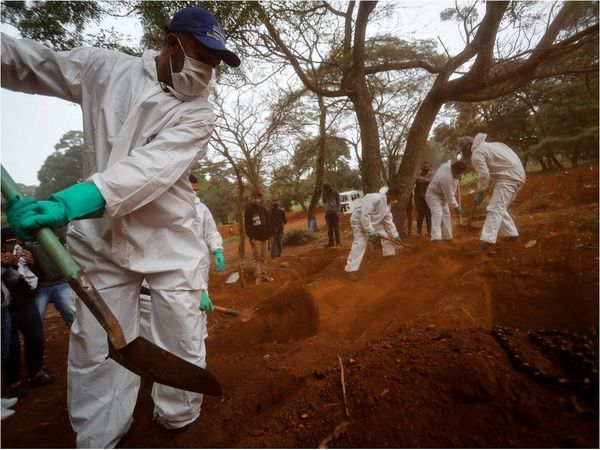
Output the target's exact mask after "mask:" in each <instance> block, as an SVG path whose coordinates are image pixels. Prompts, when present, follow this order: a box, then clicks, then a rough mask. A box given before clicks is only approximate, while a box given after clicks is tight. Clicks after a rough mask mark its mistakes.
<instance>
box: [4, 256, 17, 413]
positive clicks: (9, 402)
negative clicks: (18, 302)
mask: <svg viewBox="0 0 600 450" xmlns="http://www.w3.org/2000/svg"><path fill="white" fill-rule="evenodd" d="M12 260H13V256H12V254H11V253H9V252H6V253H5V252H2V328H1V329H2V370H4V366H5V364H6V359H7V358H8V352H9V351H10V331H11V322H10V311H9V310H8V305H10V299H11V295H10V290H9V289H8V286H7V284H10V283H12V280H15V277H16V278H18V273H17V272H16V271H15V270H13V269H12V268H10V269H9V268H7V267H5V265H6V266H11V265H12ZM11 278H12V280H11ZM5 279H6V283H5V282H4V280H5ZM15 403H17V398H4V397H2V410H1V411H2V417H1V420H4V419H6V418H8V417H10V416H12V415H13V414H14V413H15V411H14V410H13V409H10V408H11V407H12V406H14V404H15Z"/></svg>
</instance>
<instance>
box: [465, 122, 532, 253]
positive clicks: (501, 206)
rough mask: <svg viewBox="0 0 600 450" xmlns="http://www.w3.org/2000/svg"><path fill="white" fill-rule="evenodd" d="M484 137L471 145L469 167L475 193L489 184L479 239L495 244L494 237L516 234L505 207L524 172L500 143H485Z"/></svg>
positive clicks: (515, 191)
mask: <svg viewBox="0 0 600 450" xmlns="http://www.w3.org/2000/svg"><path fill="white" fill-rule="evenodd" d="M486 137H487V135H486V134H483V133H479V134H478V135H477V136H475V138H474V139H473V145H472V146H471V152H472V153H471V165H472V166H473V169H475V171H476V172H477V175H478V178H477V190H479V191H483V192H485V190H486V189H487V188H488V186H489V184H490V181H491V182H492V183H493V184H494V192H493V193H492V197H491V199H490V202H489V203H488V206H487V216H486V218H485V223H484V225H483V230H482V231H481V238H480V239H481V240H482V241H483V242H487V243H490V244H494V243H496V239H497V238H498V236H511V237H516V236H518V235H519V232H518V231H517V227H516V225H515V222H514V221H513V219H512V217H510V214H508V207H509V206H510V204H511V203H512V202H513V201H514V199H515V198H516V197H517V194H518V192H519V191H520V190H521V188H522V187H523V184H524V183H525V179H526V177H525V169H523V164H521V160H520V159H519V157H518V156H517V154H516V153H515V152H513V151H512V150H511V149H510V147H508V146H507V145H505V144H503V143H501V142H485V138H486Z"/></svg>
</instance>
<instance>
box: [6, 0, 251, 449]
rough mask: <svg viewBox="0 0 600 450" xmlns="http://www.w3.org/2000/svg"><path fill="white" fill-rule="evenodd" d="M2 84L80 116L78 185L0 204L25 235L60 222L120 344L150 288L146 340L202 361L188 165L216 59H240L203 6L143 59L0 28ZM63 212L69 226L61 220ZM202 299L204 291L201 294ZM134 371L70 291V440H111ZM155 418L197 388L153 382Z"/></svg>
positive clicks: (201, 130) (123, 418)
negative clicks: (144, 288)
mask: <svg viewBox="0 0 600 450" xmlns="http://www.w3.org/2000/svg"><path fill="white" fill-rule="evenodd" d="M1 61H2V64H1V70H2V72H1V75H2V77H1V84H2V87H3V88H6V89H10V90H14V91H20V92H26V93H31V94H42V95H49V96H54V97H59V98H62V99H64V100H67V101H70V102H74V103H78V104H79V105H81V109H82V112H83V134H84V143H85V152H84V154H85V156H84V163H83V166H84V178H85V181H84V182H82V183H78V184H76V185H73V186H71V187H69V188H67V189H64V190H62V191H60V192H57V193H56V194H54V195H52V196H51V197H50V198H49V199H48V200H45V201H38V200H36V199H34V198H25V199H19V198H17V197H16V196H15V197H13V198H11V199H9V201H8V202H7V217H8V220H9V222H10V224H11V226H12V227H13V228H14V230H15V231H16V233H17V234H18V235H20V236H21V237H23V238H28V237H29V236H31V231H32V230H35V229H38V228H41V227H46V226H48V227H53V228H58V227H61V226H64V225H65V224H67V223H69V222H70V224H69V231H68V234H67V243H68V246H69V250H70V252H71V254H72V255H73V257H74V258H75V260H76V261H77V263H78V264H79V265H80V266H82V268H83V269H84V270H85V271H86V272H87V274H88V276H89V278H90V279H91V281H92V283H93V284H94V285H95V287H96V288H97V289H98V291H99V293H100V294H101V295H102V298H103V299H104V301H105V302H106V303H107V305H108V306H109V308H110V309H111V310H112V312H113V313H114V314H115V316H116V317H117V319H118V321H119V323H120V324H121V326H122V328H123V331H124V333H125V338H126V340H127V341H128V342H130V341H132V340H133V339H134V338H135V337H136V336H137V334H138V325H139V303H138V302H139V297H140V287H141V285H142V282H143V280H144V279H145V280H146V281H147V283H148V285H149V287H150V291H151V304H152V321H151V336H152V339H153V341H154V342H155V343H157V344H159V345H160V346H161V347H163V348H165V349H166V350H167V351H169V352H171V353H173V354H175V355H178V356H179V357H181V358H183V359H185V360H187V361H189V362H191V363H193V364H196V365H198V366H201V367H205V364H206V361H205V356H206V350H205V346H204V336H205V330H203V327H205V323H204V321H203V315H202V313H201V311H200V310H199V307H202V309H204V310H210V309H211V308H212V305H211V303H210V299H208V296H207V294H206V289H207V284H206V280H205V279H204V275H203V272H202V271H201V270H199V267H200V265H201V263H202V261H203V260H204V259H205V258H206V257H207V255H205V254H203V252H205V251H206V250H205V247H203V246H202V244H201V241H202V239H201V237H200V236H199V235H198V233H197V231H196V229H195V226H194V219H195V218H196V211H195V208H194V200H193V193H192V191H191V189H190V184H189V181H188V173H189V170H190V167H191V166H193V165H194V164H195V163H196V162H197V161H198V159H200V158H202V157H203V156H204V155H205V154H206V150H207V147H208V141H209V139H210V137H211V134H212V132H213V129H214V126H215V114H214V113H213V111H212V107H211V105H210V103H209V102H208V95H209V93H210V91H211V89H212V86H213V81H214V80H213V72H214V69H215V68H216V67H217V66H218V65H219V64H220V63H221V62H222V61H223V62H225V63H226V64H228V65H230V66H232V67H237V66H238V65H239V64H240V60H239V58H238V57H237V56H236V55H235V54H234V53H233V52H231V51H230V50H228V49H227V47H226V45H225V32H224V31H223V28H222V26H221V24H220V23H219V21H218V20H217V19H216V17H215V16H213V15H212V14H211V13H210V12H209V11H207V10H205V9H202V8H199V7H189V8H184V9H182V10H180V11H178V12H177V13H176V14H175V15H174V16H173V18H172V20H171V22H170V23H169V25H168V26H167V27H166V29H165V36H164V43H163V46H162V48H161V50H160V51H159V52H155V51H146V52H144V54H143V55H142V56H141V57H135V56H131V55H126V54H123V53H120V52H117V51H113V50H107V49H100V48H75V49H73V50H71V51H61V52H55V51H52V50H50V49H48V48H46V47H45V46H43V45H41V44H40V43H37V42H35V41H32V40H27V39H15V38H13V37H10V36H6V35H4V34H3V35H2V51H1ZM71 221H74V222H71ZM201 298H202V299H203V300H205V301H203V302H202V304H201ZM139 387H140V378H139V377H138V376H137V375H135V374H133V373H132V372H129V371H128V370H127V369H125V368H124V367H122V366H120V365H119V364H117V363H116V362H115V361H114V360H112V359H109V358H108V343H107V337H106V333H105V331H104V330H103V328H102V327H101V326H100V324H99V323H98V322H97V321H96V319H95V318H94V317H93V315H92V314H91V312H90V311H89V310H88V309H87V308H86V307H85V306H84V305H83V303H81V301H80V300H76V318H75V322H74V323H73V326H72V327H71V332H70V341H69V360H68V396H67V397H68V406H69V416H70V419H71V424H72V426H73V429H74V431H75V433H76V445H77V446H78V447H96V448H105V447H114V446H115V445H116V444H117V443H118V442H119V440H120V439H121V437H122V436H123V435H125V433H127V431H128V430H129V428H130V426H131V423H132V420H133V409H134V406H135V403H136V398H137V394H138V390H139ZM152 398H153V400H154V417H155V419H156V421H157V422H158V423H160V424H161V425H163V426H165V427H166V428H172V429H177V428H182V427H185V426H186V425H188V424H190V423H192V422H193V421H195V420H196V419H197V418H198V417H199V415H200V406H201V402H202V395H200V394H196V393H192V392H186V391H182V390H179V389H174V388H171V387H167V386H162V385H158V384H155V385H154V387H153V389H152Z"/></svg>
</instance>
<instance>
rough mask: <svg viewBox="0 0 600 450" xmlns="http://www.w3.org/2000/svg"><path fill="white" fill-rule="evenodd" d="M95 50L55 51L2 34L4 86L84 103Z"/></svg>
mask: <svg viewBox="0 0 600 450" xmlns="http://www.w3.org/2000/svg"><path fill="white" fill-rule="evenodd" d="M94 50H96V49H93V48H76V49H73V50H70V51H66V52H55V51H53V50H50V49H49V48H48V47H45V46H44V45H42V44H40V43H39V42H36V41H32V40H30V39H15V38H14V37H11V36H8V35H6V34H2V51H1V55H2V57H1V60H2V87H3V88H6V89H10V90H12V91H18V92H26V93H29V94H41V95H49V96H52V97H58V98H62V99H64V100H68V101H70V102H75V103H81V80H82V77H83V72H84V70H85V67H86V65H87V61H88V59H89V56H90V54H91V53H93V52H94Z"/></svg>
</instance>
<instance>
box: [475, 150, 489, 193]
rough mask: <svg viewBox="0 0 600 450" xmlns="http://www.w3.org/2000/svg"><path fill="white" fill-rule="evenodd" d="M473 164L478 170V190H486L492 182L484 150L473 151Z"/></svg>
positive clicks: (476, 170)
mask: <svg viewBox="0 0 600 450" xmlns="http://www.w3.org/2000/svg"><path fill="white" fill-rule="evenodd" d="M471 165H472V166H473V169H474V170H475V172H477V190H478V191H485V190H486V189H487V188H488V186H489V184H490V170H489V169H488V165H487V162H486V159H485V153H484V152H483V151H476V152H473V154H472V155H471Z"/></svg>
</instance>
